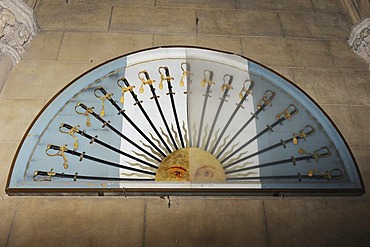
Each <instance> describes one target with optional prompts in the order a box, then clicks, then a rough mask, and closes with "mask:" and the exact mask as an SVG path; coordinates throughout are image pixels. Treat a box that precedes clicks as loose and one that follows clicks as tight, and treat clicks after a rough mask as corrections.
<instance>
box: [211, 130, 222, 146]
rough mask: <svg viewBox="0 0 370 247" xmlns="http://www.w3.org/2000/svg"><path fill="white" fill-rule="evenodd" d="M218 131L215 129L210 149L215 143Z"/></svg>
mask: <svg viewBox="0 0 370 247" xmlns="http://www.w3.org/2000/svg"><path fill="white" fill-rule="evenodd" d="M219 131H220V129H217V130H216V133H215V135H214V136H215V137H214V138H213V140H212V142H211V146H210V148H213V145H214V144H215V142H216V141H217V137H218V132H219Z"/></svg>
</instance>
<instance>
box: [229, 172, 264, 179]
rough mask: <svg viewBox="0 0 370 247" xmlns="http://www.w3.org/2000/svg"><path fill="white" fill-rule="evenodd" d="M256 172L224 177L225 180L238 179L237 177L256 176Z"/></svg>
mask: <svg viewBox="0 0 370 247" xmlns="http://www.w3.org/2000/svg"><path fill="white" fill-rule="evenodd" d="M257 174H258V172H247V173H241V174H236V175H226V179H228V178H238V177H249V176H250V175H257Z"/></svg>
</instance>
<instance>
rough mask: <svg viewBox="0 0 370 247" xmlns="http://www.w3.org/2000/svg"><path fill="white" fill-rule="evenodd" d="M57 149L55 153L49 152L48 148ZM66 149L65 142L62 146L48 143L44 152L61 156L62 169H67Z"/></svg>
mask: <svg viewBox="0 0 370 247" xmlns="http://www.w3.org/2000/svg"><path fill="white" fill-rule="evenodd" d="M51 149H52V150H57V152H56V153H50V152H49V150H51ZM67 151H68V148H67V144H65V145H64V146H56V145H52V144H49V145H47V147H46V150H45V153H46V155H47V156H51V157H52V156H61V157H62V158H63V161H64V162H63V167H64V169H67V168H68V160H67V157H66V155H65V152H67Z"/></svg>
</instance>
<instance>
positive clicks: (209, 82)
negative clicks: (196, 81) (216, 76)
mask: <svg viewBox="0 0 370 247" xmlns="http://www.w3.org/2000/svg"><path fill="white" fill-rule="evenodd" d="M207 74H208V76H207ZM212 79H213V71H210V70H208V69H206V70H204V79H203V80H202V81H201V83H200V84H201V86H202V87H204V86H205V85H206V84H207V88H206V93H205V94H203V96H204V101H203V107H202V115H201V116H200V125H199V130H198V132H199V133H198V140H197V147H199V146H200V139H201V135H202V129H203V121H204V115H205V113H206V108H207V102H208V97H211V95H210V93H212V90H211V86H212V84H215V83H214V82H213V81H212Z"/></svg>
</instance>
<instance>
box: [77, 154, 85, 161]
mask: <svg viewBox="0 0 370 247" xmlns="http://www.w3.org/2000/svg"><path fill="white" fill-rule="evenodd" d="M85 154H86V152H85V151H84V152H82V153H81V154H80V159H79V160H78V161H80V162H81V161H82V160H83V158H84V155H85Z"/></svg>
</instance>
